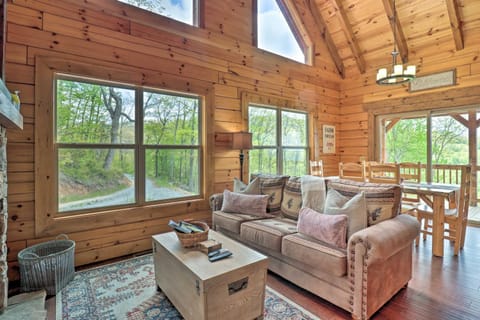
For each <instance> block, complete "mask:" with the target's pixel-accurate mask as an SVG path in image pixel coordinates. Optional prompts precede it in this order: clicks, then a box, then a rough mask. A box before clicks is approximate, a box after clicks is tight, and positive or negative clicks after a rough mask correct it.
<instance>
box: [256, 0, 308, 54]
mask: <svg viewBox="0 0 480 320" xmlns="http://www.w3.org/2000/svg"><path fill="white" fill-rule="evenodd" d="M286 1H289V0H257V2H256V4H257V12H256V13H257V25H256V27H257V29H256V37H257V39H256V40H257V46H258V47H259V48H260V49H263V50H266V51H270V52H273V53H275V54H278V55H281V56H283V57H286V58H289V59H292V60H295V61H298V62H301V63H306V62H307V60H308V59H307V57H308V50H309V49H308V47H309V46H308V45H307V42H308V40H307V39H304V37H302V36H301V34H304V33H301V32H300V31H299V29H298V26H297V25H296V23H295V19H293V16H292V12H291V11H290V10H289V9H290V8H288V6H287V5H286V4H287V2H286ZM306 40H307V41H306Z"/></svg>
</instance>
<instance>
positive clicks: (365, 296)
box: [210, 177, 419, 319]
mask: <svg viewBox="0 0 480 320" xmlns="http://www.w3.org/2000/svg"><path fill="white" fill-rule="evenodd" d="M283 181H284V186H285V185H286V187H283V192H282V199H281V206H280V207H282V208H283V207H284V204H285V203H286V202H287V201H288V204H289V210H286V211H288V212H283V211H282V212H280V213H277V215H271V216H268V217H259V216H256V215H249V214H236V213H226V212H222V211H220V208H221V207H222V194H217V195H213V196H212V197H211V199H210V200H211V206H212V209H213V216H212V224H213V228H214V229H215V230H217V231H219V232H221V233H223V234H225V235H227V236H229V237H231V238H233V239H236V240H238V241H240V242H242V243H244V244H246V245H248V246H250V247H252V248H254V249H256V250H258V251H259V252H262V253H264V254H266V255H268V256H269V269H270V270H271V271H273V272H275V273H277V274H279V275H280V276H282V277H284V278H285V279H288V280H290V281H292V282H293V283H295V284H296V285H298V286H300V287H302V288H304V289H306V290H308V291H310V292H312V293H314V294H316V295H318V296H320V297H322V298H324V299H326V300H328V301H330V302H331V303H333V304H335V305H337V306H339V307H341V308H342V309H345V310H347V311H349V312H350V313H351V314H352V318H354V319H368V318H369V317H370V316H372V315H373V314H374V313H375V312H376V311H377V310H378V309H379V308H381V307H382V306H383V305H384V304H385V303H386V302H387V301H389V299H390V298H392V296H393V295H395V294H396V293H397V292H398V291H399V290H400V289H402V288H404V287H406V286H407V284H408V281H409V280H410V279H411V277H412V244H413V241H414V239H415V237H416V236H417V235H418V234H419V224H418V222H417V221H416V219H414V218H413V217H411V216H408V215H399V210H400V201H401V200H400V199H401V189H400V187H399V186H398V185H384V184H372V183H362V182H354V181H350V180H340V179H338V180H332V181H329V182H328V188H329V189H330V188H332V189H335V190H336V191H338V192H339V193H341V194H342V195H344V196H347V197H350V198H351V197H353V196H354V195H355V194H358V193H359V192H361V191H364V192H365V199H366V203H367V211H368V214H369V222H368V227H366V228H365V229H362V230H360V231H358V232H356V233H354V234H353V235H351V237H350V238H349V239H348V242H347V248H346V249H341V248H338V247H334V246H332V245H329V244H327V243H323V242H321V241H319V240H316V239H314V238H312V237H310V236H306V235H304V234H301V233H299V232H297V221H296V217H295V215H294V214H292V213H294V212H295V208H292V206H291V204H292V203H294V204H295V203H299V202H298V201H294V200H292V199H293V198H294V197H295V191H297V196H298V194H300V197H301V190H299V189H300V184H299V178H293V177H292V178H290V179H288V180H286V179H283ZM290 182H291V183H290ZM261 185H262V186H268V180H264V181H263V182H262V184H261ZM292 186H293V187H292ZM269 190H270V189H269V188H268V187H265V188H264V190H263V191H262V192H263V193H266V194H268V192H269ZM276 194H277V201H278V190H277V192H276ZM292 197H293V198H292ZM297 200H298V199H297ZM299 204H300V205H298V208H296V209H299V207H300V206H301V201H300V203H299ZM285 208H287V207H286V206H285ZM272 216H273V217H272Z"/></svg>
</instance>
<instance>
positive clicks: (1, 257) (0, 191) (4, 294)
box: [0, 127, 8, 310]
mask: <svg viewBox="0 0 480 320" xmlns="http://www.w3.org/2000/svg"><path fill="white" fill-rule="evenodd" d="M6 131H7V130H6V129H5V128H4V127H0V310H3V308H5V307H6V306H7V299H8V277H7V269H8V265H7V221H8V213H7V148H6V147H7V136H6Z"/></svg>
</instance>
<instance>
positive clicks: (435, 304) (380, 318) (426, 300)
mask: <svg viewBox="0 0 480 320" xmlns="http://www.w3.org/2000/svg"><path fill="white" fill-rule="evenodd" d="M431 247H432V244H431V238H430V237H428V239H427V240H426V241H425V242H420V245H419V246H418V247H416V248H414V251H413V279H412V280H411V281H410V283H409V286H408V288H406V289H403V290H401V291H400V292H399V293H398V294H397V295H396V296H395V297H393V299H392V300H391V301H390V302H388V303H387V304H386V305H385V306H384V307H383V308H382V309H380V310H379V311H378V312H377V313H376V314H375V315H374V316H373V317H372V319H376V320H384V319H388V320H397V319H398V320H400V319H401V320H405V319H408V320H410V319H411V320H413V319H415V320H422V319H426V320H429V319H432V320H434V319H435V320H460V319H462V320H466V319H472V320H473V319H480V228H476V227H468V230H467V238H466V242H465V248H464V249H463V251H461V253H460V255H459V256H458V257H454V256H453V245H450V244H449V243H448V242H447V241H446V242H445V255H444V257H443V258H438V257H433V256H432V250H431ZM267 284H268V286H270V287H271V288H274V289H275V290H277V291H278V292H280V293H281V294H283V295H284V296H286V297H288V298H289V299H291V300H293V301H295V302H296V303H297V304H299V305H301V306H302V307H303V308H305V309H307V310H308V311H310V312H312V313H313V314H316V315H317V316H318V317H320V318H321V319H322V320H337V319H350V318H351V317H350V314H349V313H347V312H346V311H344V310H342V309H340V308H338V307H336V306H335V305H333V304H331V303H329V302H327V301H325V300H322V299H321V298H319V297H317V296H315V295H313V294H311V293H309V292H307V291H305V290H303V289H301V288H298V287H297V286H295V285H294V284H292V283H290V282H288V281H286V280H284V279H282V278H281V277H279V276H277V275H275V274H273V273H270V272H269V274H268V279H267ZM47 310H48V313H49V316H48V319H55V316H54V313H55V297H53V298H50V299H48V300H47Z"/></svg>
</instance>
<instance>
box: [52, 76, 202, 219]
mask: <svg viewBox="0 0 480 320" xmlns="http://www.w3.org/2000/svg"><path fill="white" fill-rule="evenodd" d="M200 106H201V99H200V98H199V97H198V96H192V95H184V94H178V93H171V92H162V91H157V90H151V89H143V88H139V87H134V86H128V85H120V84H112V83H105V82H102V81H100V80H85V79H79V78H73V77H69V76H58V77H57V79H56V104H55V149H56V152H57V154H56V161H57V190H58V211H59V212H68V211H77V210H87V209H92V208H101V207H111V206H125V205H134V204H142V203H145V202H151V201H161V200H163V201H165V200H172V199H182V198H191V197H193V196H198V195H199V194H200V161H199V159H200V129H201V128H200V123H201V121H200V120H201V119H200V117H201V112H200Z"/></svg>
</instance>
